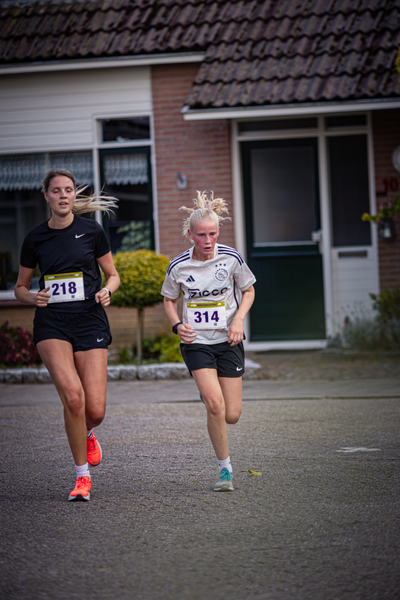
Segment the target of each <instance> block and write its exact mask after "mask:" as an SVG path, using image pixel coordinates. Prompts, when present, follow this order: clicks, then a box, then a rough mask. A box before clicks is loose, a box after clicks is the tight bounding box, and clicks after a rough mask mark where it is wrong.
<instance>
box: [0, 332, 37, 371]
mask: <svg viewBox="0 0 400 600" xmlns="http://www.w3.org/2000/svg"><path fill="white" fill-rule="evenodd" d="M40 363H41V360H40V356H39V352H38V351H37V349H36V346H35V345H34V344H33V338H32V335H31V334H30V333H29V331H26V330H25V329H22V327H9V326H8V322H7V321H6V322H5V323H3V325H1V327H0V365H1V366H2V367H23V366H24V367H25V366H30V365H37V364H40Z"/></svg>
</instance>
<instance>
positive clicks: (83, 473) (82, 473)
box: [75, 463, 90, 479]
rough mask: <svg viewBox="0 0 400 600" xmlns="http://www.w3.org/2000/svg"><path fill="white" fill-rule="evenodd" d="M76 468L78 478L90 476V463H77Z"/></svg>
mask: <svg viewBox="0 0 400 600" xmlns="http://www.w3.org/2000/svg"><path fill="white" fill-rule="evenodd" d="M75 469H76V478H77V479H78V477H90V471H89V465H88V463H85V464H84V465H75Z"/></svg>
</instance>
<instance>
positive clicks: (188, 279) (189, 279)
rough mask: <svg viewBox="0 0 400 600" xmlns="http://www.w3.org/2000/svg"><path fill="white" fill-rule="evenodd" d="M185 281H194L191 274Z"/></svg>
mask: <svg viewBox="0 0 400 600" xmlns="http://www.w3.org/2000/svg"><path fill="white" fill-rule="evenodd" d="M186 281H187V282H188V283H189V282H192V281H194V277H192V276H191V275H190V276H189V277H188V278H187V279H186Z"/></svg>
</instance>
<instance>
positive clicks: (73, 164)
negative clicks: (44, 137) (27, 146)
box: [0, 151, 148, 190]
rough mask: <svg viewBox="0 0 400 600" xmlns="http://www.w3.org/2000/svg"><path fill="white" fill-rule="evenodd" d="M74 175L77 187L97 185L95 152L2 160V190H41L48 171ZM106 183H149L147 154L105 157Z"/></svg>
mask: <svg viewBox="0 0 400 600" xmlns="http://www.w3.org/2000/svg"><path fill="white" fill-rule="evenodd" d="M55 168H62V169H67V170H68V171H71V172H72V173H73V174H74V175H75V178H76V181H77V183H78V184H87V185H94V175H93V157H92V152H90V151H88V152H57V153H54V154H49V153H43V154H20V155H16V156H0V190H32V189H39V190H40V189H41V188H42V180H43V177H44V176H45V174H46V172H47V171H48V170H49V169H55ZM104 172H105V179H106V183H107V184H110V185H113V184H114V185H127V184H133V185H135V184H138V183H147V182H148V169H147V157H146V154H136V153H135V154H109V155H106V156H105V157H104Z"/></svg>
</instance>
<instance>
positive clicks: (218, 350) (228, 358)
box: [181, 342, 244, 377]
mask: <svg viewBox="0 0 400 600" xmlns="http://www.w3.org/2000/svg"><path fill="white" fill-rule="evenodd" d="M181 352H182V356H183V360H184V361H185V364H186V366H187V368H188V369H189V371H190V373H191V372H192V371H196V370H197V369H216V370H217V373H218V377H242V375H243V373H244V348H243V342H240V344H237V345H236V346H231V345H230V344H229V342H222V344H196V343H193V344H181Z"/></svg>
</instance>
